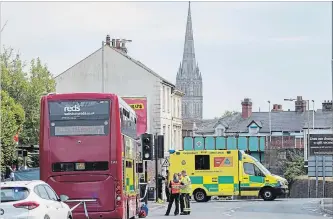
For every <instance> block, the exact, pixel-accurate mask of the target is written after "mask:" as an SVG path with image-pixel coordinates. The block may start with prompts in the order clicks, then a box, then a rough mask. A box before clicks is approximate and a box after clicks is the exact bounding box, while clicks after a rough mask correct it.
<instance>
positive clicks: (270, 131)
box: [267, 100, 272, 143]
mask: <svg viewBox="0 0 333 219" xmlns="http://www.w3.org/2000/svg"><path fill="white" fill-rule="evenodd" d="M267 102H268V117H269V118H268V120H269V143H271V141H272V118H271V101H270V100H269V101H267Z"/></svg>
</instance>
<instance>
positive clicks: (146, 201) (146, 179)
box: [145, 160, 148, 205]
mask: <svg viewBox="0 0 333 219" xmlns="http://www.w3.org/2000/svg"><path fill="white" fill-rule="evenodd" d="M145 182H146V190H148V162H147V161H146V160H145ZM145 204H146V205H147V204H148V192H147V194H146V196H145Z"/></svg>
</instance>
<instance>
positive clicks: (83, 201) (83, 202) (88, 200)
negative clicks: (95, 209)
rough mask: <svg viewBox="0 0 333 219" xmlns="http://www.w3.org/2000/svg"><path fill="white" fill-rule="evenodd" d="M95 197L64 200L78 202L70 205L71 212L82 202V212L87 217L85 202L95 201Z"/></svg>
mask: <svg viewBox="0 0 333 219" xmlns="http://www.w3.org/2000/svg"><path fill="white" fill-rule="evenodd" d="M96 201H97V200H96V199H72V200H67V201H66V202H78V204H76V205H75V206H74V207H72V208H71V209H70V210H71V212H73V211H74V210H75V209H76V208H77V207H79V206H80V205H81V204H83V209H84V214H85V216H86V217H87V219H89V215H88V210H87V204H86V202H96Z"/></svg>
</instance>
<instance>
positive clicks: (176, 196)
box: [165, 194, 179, 215]
mask: <svg viewBox="0 0 333 219" xmlns="http://www.w3.org/2000/svg"><path fill="white" fill-rule="evenodd" d="M173 202H175V205H176V206H175V215H177V214H179V194H170V200H169V204H168V209H167V211H166V213H165V214H167V215H169V214H170V211H171V207H172V204H173Z"/></svg>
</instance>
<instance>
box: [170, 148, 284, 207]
mask: <svg viewBox="0 0 333 219" xmlns="http://www.w3.org/2000/svg"><path fill="white" fill-rule="evenodd" d="M169 162H170V167H169V173H170V174H171V175H173V174H174V173H179V172H181V171H182V170H186V171H187V173H188V175H189V176H190V179H191V183H192V195H193V196H194V199H195V200H196V201H198V202H206V201H209V200H210V198H211V196H235V195H236V196H253V197H258V196H261V197H262V198H263V199H264V200H267V201H272V200H274V199H275V198H276V197H278V196H281V195H283V194H285V193H287V192H288V182H287V180H286V179H284V178H282V177H279V176H276V175H273V174H271V173H270V172H269V171H268V170H267V169H266V168H265V167H264V166H263V165H262V164H260V163H259V161H258V160H257V159H255V158H254V157H252V156H250V155H248V154H246V153H245V152H244V151H241V150H195V151H173V152H172V153H171V152H170V159H169Z"/></svg>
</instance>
